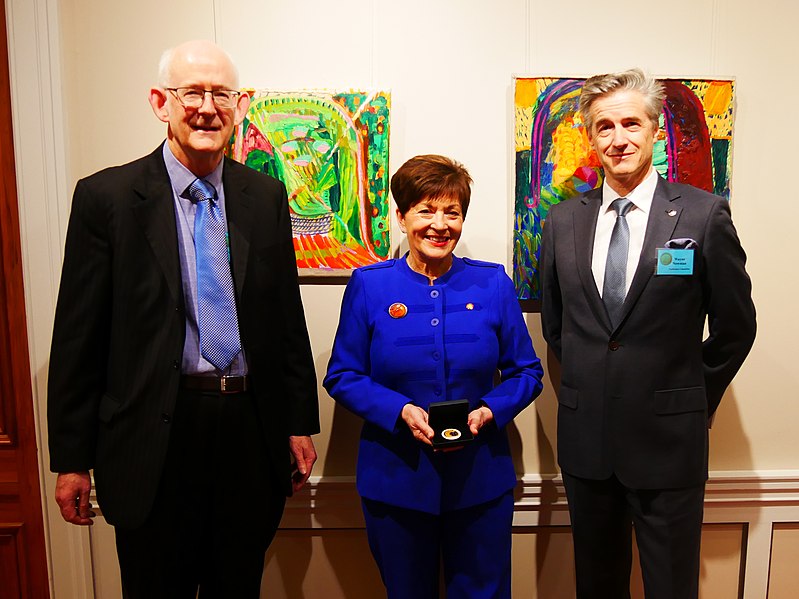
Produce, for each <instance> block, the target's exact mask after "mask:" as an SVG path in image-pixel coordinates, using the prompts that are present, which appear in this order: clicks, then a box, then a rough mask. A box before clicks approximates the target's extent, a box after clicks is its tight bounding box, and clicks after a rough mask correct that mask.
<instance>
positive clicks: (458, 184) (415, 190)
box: [391, 154, 472, 218]
mask: <svg viewBox="0 0 799 599" xmlns="http://www.w3.org/2000/svg"><path fill="white" fill-rule="evenodd" d="M471 184H472V178H471V177H470V176H469V171H467V170H466V167H464V166H463V165H462V164H461V163H460V162H457V161H455V160H452V159H451V158H447V157H446V156H439V155H438V154H425V155H422V156H414V157H413V158H411V159H410V160H408V161H407V162H406V163H405V164H403V165H402V166H401V167H399V169H398V170H397V172H396V173H394V176H393V177H391V193H392V195H393V196H394V201H395V202H396V203H397V208H398V209H399V211H400V214H402V215H404V214H405V213H406V212H408V210H409V209H410V208H411V206H413V205H414V204H417V203H419V202H421V201H422V200H425V199H429V200H437V199H440V198H454V199H456V200H458V202H459V203H460V205H461V210H462V211H463V216H464V218H465V217H466V211H467V210H468V209H469V200H470V199H471V196H472V188H471Z"/></svg>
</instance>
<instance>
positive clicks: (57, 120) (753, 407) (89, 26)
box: [6, 0, 799, 542]
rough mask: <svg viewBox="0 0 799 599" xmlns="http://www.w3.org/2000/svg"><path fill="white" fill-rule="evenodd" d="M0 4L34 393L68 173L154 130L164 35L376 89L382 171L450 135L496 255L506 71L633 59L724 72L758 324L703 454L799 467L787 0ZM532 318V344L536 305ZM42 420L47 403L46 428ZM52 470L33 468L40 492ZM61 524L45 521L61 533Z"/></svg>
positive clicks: (338, 465) (557, 70)
mask: <svg viewBox="0 0 799 599" xmlns="http://www.w3.org/2000/svg"><path fill="white" fill-rule="evenodd" d="M6 5H7V8H8V10H9V34H10V41H9V43H10V49H11V60H12V77H13V79H12V87H13V89H12V93H13V95H14V99H15V103H14V110H15V139H16V142H17V167H18V173H19V177H20V203H21V209H22V214H23V231H22V237H23V246H24V248H23V249H24V252H25V260H26V264H25V274H26V290H27V293H28V298H27V301H28V307H29V319H30V321H31V323H30V324H29V329H30V331H31V354H32V370H33V373H34V377H35V380H34V383H35V385H34V388H35V390H36V393H37V402H38V404H39V406H44V403H45V401H46V398H45V396H44V393H45V390H44V384H43V381H44V377H45V375H46V371H47V355H48V344H49V329H50V327H51V324H52V310H53V307H54V297H55V291H56V289H57V280H58V265H59V264H60V259H61V256H60V252H61V243H62V240H63V233H64V229H65V223H66V221H65V215H66V209H67V205H68V195H69V193H70V192H71V189H72V187H73V186H74V183H75V181H76V180H77V179H78V178H79V177H82V176H85V175H88V174H90V173H92V172H94V171H96V170H98V169H100V168H102V167H105V166H108V165H111V164H117V163H122V162H126V161H128V160H131V159H134V158H136V157H139V156H141V155H143V154H144V153H146V152H149V151H150V150H152V149H153V148H154V147H155V146H156V145H157V144H158V143H159V141H160V140H161V138H162V137H163V124H162V123H160V122H159V121H157V120H156V119H155V117H154V116H153V115H152V113H151V111H150V108H149V106H148V104H147V102H146V95H147V90H148V89H149V86H150V85H151V84H152V83H153V82H154V80H155V77H156V63H157V60H158V56H159V54H160V52H161V50H163V49H164V48H166V47H168V46H172V45H175V44H176V43H179V42H181V41H184V40H186V39H190V38H193V37H207V38H211V39H215V40H216V41H218V42H219V43H220V44H221V45H222V46H223V47H225V48H226V49H227V50H228V51H229V52H230V53H231V54H232V55H233V57H234V59H235V60H236V61H237V63H238V65H239V69H240V74H241V83H242V85H247V86H253V87H275V88H296V87H331V86H332V87H380V88H388V89H390V90H391V92H392V114H391V157H390V161H391V169H392V172H393V170H395V169H396V168H397V167H398V166H399V165H400V164H402V162H404V161H405V160H406V159H407V158H409V157H411V156H413V155H415V154H419V153H442V154H447V155H450V156H452V157H454V158H456V159H458V160H460V161H462V162H463V163H465V164H466V166H467V167H468V168H469V169H470V171H471V173H472V175H473V178H474V180H475V185H474V194H473V201H472V206H471V207H470V211H469V217H468V219H467V221H466V224H465V228H464V234H463V237H462V240H461V244H460V246H459V253H460V254H465V255H471V256H474V257H478V258H482V259H487V260H493V261H497V262H502V263H504V264H506V266H509V265H510V263H511V238H512V230H511V215H512V205H513V197H512V196H513V140H512V114H513V111H512V75H513V74H531V75H535V74H547V75H561V74H567V75H590V74H594V73H597V72H605V71H608V70H615V69H621V68H626V67H629V66H641V67H643V68H645V69H646V70H648V71H650V72H652V73H654V74H657V75H672V76H673V75H680V76H683V75H684V76H689V77H691V76H699V77H714V76H719V77H727V76H735V77H736V78H737V88H736V93H737V113H736V122H735V141H734V164H733V179H732V190H733V191H732V209H733V215H734V220H735V223H736V225H737V227H738V232H739V235H740V237H741V240H742V242H743V245H744V247H745V248H746V250H747V252H748V254H749V257H750V260H749V265H748V267H749V272H750V274H751V276H752V280H753V283H754V298H755V303H756V305H757V308H758V321H759V331H758V338H757V341H756V344H755V347H754V349H753V351H752V354H751V356H750V358H749V359H748V361H747V362H746V364H745V365H744V367H743V369H742V370H741V372H740V374H739V376H738V377H737V378H736V380H735V382H734V383H733V385H732V387H731V389H730V390H729V391H728V393H727V395H726V397H725V400H724V402H723V403H722V406H721V408H720V412H719V414H718V417H717V419H716V424H715V426H714V428H713V431H712V434H711V469H712V470H715V471H750V470H758V471H769V470H782V469H791V468H797V467H799V435H796V434H795V431H794V428H795V422H797V421H799V402H798V401H797V398H799V391H797V389H799V369H797V368H796V366H795V363H794V361H793V360H794V357H795V355H796V350H795V343H794V341H795V340H796V339H797V338H799V318H797V315H796V310H795V308H794V303H795V297H796V294H797V293H799V280H798V277H797V275H796V268H795V267H794V266H793V264H792V256H793V254H794V253H795V252H794V251H793V247H792V246H793V242H794V241H795V240H796V239H797V237H799V236H798V235H797V233H799V227H798V226H797V220H798V219H797V217H799V214H798V212H799V202H797V201H796V200H795V199H794V198H793V197H792V187H794V185H793V182H792V178H791V175H792V173H793V172H794V169H795V166H794V165H793V164H791V162H790V160H791V158H793V157H794V156H795V155H796V152H795V142H794V140H793V135H792V127H791V126H790V125H789V124H784V123H786V122H789V121H788V119H789V118H791V116H792V115H791V114H790V113H789V112H788V109H787V108H788V106H790V101H791V99H792V98H795V97H797V95H799V81H798V80H797V78H796V77H795V76H793V77H792V76H791V74H793V73H795V72H796V69H795V57H796V56H797V55H799V41H797V35H796V33H795V31H794V24H795V22H796V21H797V18H799V9H797V8H796V5H795V4H793V3H788V2H785V1H784V0H763V1H761V2H758V3H757V5H753V4H752V3H751V2H748V1H744V0H726V1H723V0H672V1H671V2H669V3H660V4H654V3H652V4H649V3H642V2H640V1H632V0H620V1H619V2H615V3H612V4H611V3H605V4H604V5H603V4H602V3H597V2H591V1H590V0H573V1H572V2H570V3H567V4H558V3H554V2H551V1H550V2H544V1H542V0H495V1H494V2H485V1H484V0H402V1H396V2H387V1H380V0H371V1H370V0H359V1H355V0H341V1H337V2H332V1H330V0H305V1H303V2H289V1H278V0H203V1H198V0H158V1H155V0H139V1H138V2H128V1H123V0H61V1H60V2H59V1H58V0H6ZM32 36H33V37H32ZM37 77H38V79H37ZM37 90H38V91H37ZM37 93H38V95H37ZM43 116H44V117H46V118H45V120H44V121H43V120H42V117H43ZM43 150H44V151H43ZM786 191H787V192H786ZM395 231H396V229H395ZM397 241H398V239H396V238H395V243H396V242H397ZM342 291H343V287H341V286H337V285H332V286H331V285H305V286H304V287H303V298H304V301H305V305H306V312H307V315H308V323H309V327H310V330H311V336H312V344H313V349H314V355H315V359H316V364H317V369H318V376H319V378H320V379H321V377H322V375H323V373H324V369H325V366H326V363H327V359H328V357H329V354H330V346H331V343H332V338H333V334H334V332H335V328H336V322H337V317H338V309H339V303H340V300H341V295H342ZM527 320H528V324H529V327H530V331H531V334H532V336H533V340H534V343H535V344H536V348H537V349H538V351H539V353H541V354H544V355H545V354H546V351H545V346H544V344H543V342H542V339H541V333H540V322H539V317H538V315H537V314H530V315H528V316H527ZM320 393H321V408H322V419H323V422H322V424H323V427H322V434H321V435H319V436H318V438H317V445H318V448H319V449H320V455H321V457H320V462H319V465H318V467H317V470H316V471H315V473H316V474H321V475H328V476H336V475H350V474H352V473H353V472H354V460H355V446H356V437H357V430H358V427H359V423H358V422H357V420H356V419H355V418H354V417H352V416H351V415H350V414H348V413H346V412H344V411H341V410H337V409H335V406H334V404H333V402H332V401H331V400H330V399H329V398H328V397H327V395H326V394H325V393H324V391H322V390H321V387H320ZM555 405H556V401H555V398H554V394H553V391H552V389H551V386H549V385H548V387H547V389H546V390H545V392H544V394H543V395H542V396H541V397H540V398H539V399H538V400H537V402H536V403H535V405H534V407H533V408H530V409H528V410H527V411H526V412H525V413H524V414H522V415H521V416H520V417H519V418H518V419H517V421H516V428H517V431H516V432H515V433H514V435H513V436H514V438H515V440H516V444H517V447H519V446H520V449H519V452H518V455H519V462H518V466H519V469H520V471H521V472H526V473H528V474H530V473H554V472H555V471H556V465H555V463H556V462H555V455H554V445H555ZM44 427H45V425H44V423H43V422H40V431H42V432H43V431H44ZM41 446H42V447H43V448H44V447H46V445H45V443H44V442H42V443H41ZM43 459H44V466H45V467H46V457H45V458H43ZM52 484H53V481H52V478H47V480H46V483H45V486H46V489H47V491H48V492H49V493H50V495H52ZM48 501H51V500H48ZM53 522H54V524H53V528H54V530H55V527H56V524H57V523H56V521H55V520H53ZM59 534H61V533H57V532H55V533H54V535H55V536H56V541H58V535H59ZM73 542H74V539H73Z"/></svg>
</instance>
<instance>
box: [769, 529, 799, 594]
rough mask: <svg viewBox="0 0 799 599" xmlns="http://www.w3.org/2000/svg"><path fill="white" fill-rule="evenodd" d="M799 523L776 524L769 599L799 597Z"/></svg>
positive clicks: (773, 534) (773, 536)
mask: <svg viewBox="0 0 799 599" xmlns="http://www.w3.org/2000/svg"><path fill="white" fill-rule="evenodd" d="M797 565H799V523H785V524H775V525H774V528H773V530H772V536H771V567H770V568H769V581H768V599H795V598H796V597H797V596H799V567H797Z"/></svg>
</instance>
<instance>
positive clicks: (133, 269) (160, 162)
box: [48, 41, 319, 599]
mask: <svg viewBox="0 0 799 599" xmlns="http://www.w3.org/2000/svg"><path fill="white" fill-rule="evenodd" d="M159 75H160V81H159V84H158V85H157V86H155V87H153V88H152V89H151V90H150V104H151V106H152V108H153V112H154V113H155V115H156V117H158V118H159V119H160V120H161V121H163V122H164V123H165V124H166V125H167V127H166V136H167V139H166V142H165V143H163V144H161V145H160V146H159V147H158V148H157V149H156V150H155V151H154V152H152V153H151V154H150V155H149V156H145V157H143V158H140V159H138V160H136V161H134V162H131V163H129V164H126V165H123V166H118V167H114V168H109V169H105V170H103V171H101V172H99V173H96V174H94V175H92V176H90V177H87V178H86V179H82V180H81V181H79V182H78V184H77V186H76V188H75V195H74V197H73V201H72V213H71V216H70V221H69V229H68V231H67V242H66V248H65V251H64V268H63V272H62V277H61V288H60V290H59V296H58V306H57V309H56V318H55V330H54V333H53V344H52V353H51V359H50V380H49V390H48V423H49V436H50V439H49V440H50V456H51V457H50V466H51V468H52V470H53V471H54V472H58V473H59V474H58V482H57V487H56V501H57V502H58V505H59V507H60V509H61V514H62V516H63V518H64V519H65V520H66V521H67V522H70V523H72V524H76V525H88V524H91V522H92V520H91V517H92V516H93V514H92V512H91V510H90V507H89V493H90V490H91V480H90V477H89V471H90V470H92V469H93V470H94V479H95V483H96V486H97V497H98V501H99V504H100V507H101V508H102V510H103V515H104V516H105V518H106V520H107V521H108V522H109V523H110V524H113V525H114V527H115V533H116V542H117V553H118V556H119V563H120V569H121V573H122V586H123V592H124V596H125V597H127V598H146V599H153V598H164V599H181V598H186V599H189V598H190V599H194V598H195V597H196V596H197V593H198V589H199V596H200V597H235V598H236V599H239V598H247V597H252V598H256V597H258V596H259V589H260V585H261V574H262V572H263V561H264V553H265V551H266V547H267V546H268V545H269V542H270V541H271V539H272V537H273V535H274V534H275V531H276V529H277V526H278V522H279V521H280V516H281V514H282V512H283V504H284V502H285V498H286V495H287V494H289V493H291V491H292V486H293V488H294V490H296V489H298V488H299V487H301V486H302V485H303V484H304V483H305V481H306V480H307V478H308V476H309V475H310V473H311V467H312V466H313V463H314V461H315V460H316V452H315V451H314V446H313V442H312V441H311V437H310V435H312V434H314V433H317V432H319V414H318V405H317V397H316V376H315V374H314V365H313V356H312V354H311V347H310V343H309V340H308V332H307V330H306V326H305V318H304V314H303V308H302V302H301V299H300V292H299V286H298V284H297V267H296V262H295V257H294V247H293V242H292V236H291V223H290V218H289V208H288V202H287V199H286V188H285V187H284V186H283V184H282V183H281V182H280V181H277V180H276V179H273V178H271V177H268V176H267V175H264V174H262V173H258V172H256V171H255V170H253V169H250V168H247V167H245V166H243V165H241V164H239V163H237V162H234V161H232V160H229V159H227V158H225V156H224V151H225V147H226V145H227V143H228V141H229V140H230V136H231V133H232V131H233V128H234V126H235V125H237V124H238V123H241V122H242V119H243V118H244V115H245V114H246V112H247V107H248V106H249V98H248V96H247V94H246V93H242V92H240V91H239V90H238V74H237V72H236V69H235V67H234V65H233V63H232V62H231V60H230V58H229V57H228V56H227V54H225V53H224V52H223V51H222V50H221V49H220V48H218V47H217V46H215V45H214V44H212V43H210V42H206V41H197V42H188V43H186V44H182V45H180V46H178V47H176V48H174V49H172V50H168V51H167V52H165V53H164V56H163V58H162V60H161V68H160V73H159ZM290 456H291V457H292V458H293V460H294V461H295V462H296V467H297V473H296V474H295V475H294V478H293V481H292V475H291V466H290Z"/></svg>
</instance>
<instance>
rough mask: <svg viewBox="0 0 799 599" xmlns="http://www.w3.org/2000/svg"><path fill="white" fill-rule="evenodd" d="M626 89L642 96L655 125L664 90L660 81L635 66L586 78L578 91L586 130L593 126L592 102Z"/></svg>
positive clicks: (648, 114)
mask: <svg viewBox="0 0 799 599" xmlns="http://www.w3.org/2000/svg"><path fill="white" fill-rule="evenodd" d="M626 90H631V91H636V92H638V93H640V94H641V95H642V96H643V97H644V102H645V104H646V113H647V116H649V119H650V120H651V121H652V122H653V123H655V126H657V124H658V119H659V118H660V113H661V111H662V110H663V100H664V99H665V98H666V90H665V88H664V87H663V84H662V83H661V82H660V81H658V80H657V79H655V78H654V77H652V76H651V75H647V74H645V73H644V72H643V71H642V70H641V69H637V68H636V69H630V70H628V71H622V72H620V73H607V74H604V75H594V76H593V77H591V78H589V79H587V80H586V82H585V84H584V85H583V91H582V92H581V93H580V113H581V114H582V115H583V122H584V123H585V126H586V129H588V131H591V129H592V127H593V126H594V117H593V115H592V114H591V106H592V105H593V104H594V102H595V101H596V100H597V99H598V98H601V97H602V96H605V95H607V94H612V93H613V92H617V91H626Z"/></svg>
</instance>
